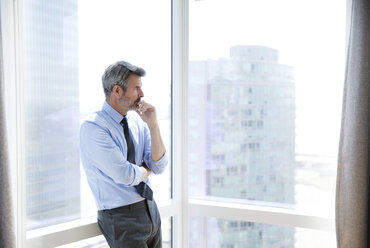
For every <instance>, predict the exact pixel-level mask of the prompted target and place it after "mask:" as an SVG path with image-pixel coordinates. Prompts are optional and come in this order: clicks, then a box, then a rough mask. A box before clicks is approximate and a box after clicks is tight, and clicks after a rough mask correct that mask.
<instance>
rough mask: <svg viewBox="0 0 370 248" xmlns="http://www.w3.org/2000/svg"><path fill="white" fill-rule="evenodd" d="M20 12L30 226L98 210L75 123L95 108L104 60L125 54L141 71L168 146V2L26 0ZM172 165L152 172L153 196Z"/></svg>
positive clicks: (164, 186)
mask: <svg viewBox="0 0 370 248" xmlns="http://www.w3.org/2000/svg"><path fill="white" fill-rule="evenodd" d="M154 8H155V9H156V12H153V11H152V10H153V9H154ZM21 13H22V18H21V20H22V48H23V64H22V69H23V70H22V72H23V75H22V86H23V88H22V90H23V95H24V99H23V100H24V134H25V140H24V147H25V151H24V153H25V164H26V181H27V182H26V184H27V185H26V189H27V192H26V197H27V199H26V200H27V206H26V212H27V229H28V230H31V229H35V228H39V227H44V226H48V225H53V224H57V223H61V222H66V221H68V220H73V219H78V218H81V217H85V216H92V215H95V214H96V209H95V204H94V201H93V198H92V196H91V192H90V188H89V187H88V185H87V181H86V178H85V174H84V171H83V169H82V167H81V165H80V157H79V140H78V139H79V125H80V121H81V120H82V119H84V118H85V117H86V115H87V114H88V113H91V112H93V111H97V110H100V109H101V107H102V105H103V101H104V100H105V99H104V94H103V89H102V86H101V76H102V74H103V72H104V70H105V68H106V67H107V66H109V65H110V64H112V63H114V62H116V61H118V60H126V61H129V62H131V63H133V64H136V65H138V66H141V67H143V68H144V69H145V70H146V71H147V76H146V77H144V78H143V91H144V94H145V100H146V101H148V102H150V103H152V104H153V105H154V106H156V108H157V112H158V119H159V122H160V128H161V133H162V137H163V139H164V142H165V145H166V148H167V151H168V153H169V152H170V150H171V149H170V146H171V144H170V129H171V123H170V119H171V118H170V105H171V90H170V88H171V4H170V2H169V1H161V2H155V3H154V2H153V1H149V0H140V1H114V0H109V1H97V0H96V1H88V0H80V1H67V0H65V1H41V0H36V1H34V0H32V1H31V0H25V1H22V10H21ZM169 156H171V155H170V154H169ZM170 167H171V166H170V165H169V167H168V168H169V169H167V170H166V172H165V173H164V174H162V175H160V176H153V180H152V185H154V187H155V189H154V194H155V195H154V197H155V198H156V200H157V202H161V201H163V200H167V199H169V198H170V196H171V194H170V192H171V185H170V181H171V179H170V175H171V172H170ZM159 189H160V190H159Z"/></svg>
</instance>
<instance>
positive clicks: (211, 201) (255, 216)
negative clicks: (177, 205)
mask: <svg viewBox="0 0 370 248" xmlns="http://www.w3.org/2000/svg"><path fill="white" fill-rule="evenodd" d="M189 214H190V216H191V215H193V216H204V217H215V218H220V219H230V220H237V221H248V222H258V223H265V224H272V225H281V226H293V227H302V228H312V229H319V230H329V231H334V230H335V218H334V217H327V216H322V215H319V214H313V213H312V212H311V213H310V211H308V210H301V209H296V208H295V206H294V205H292V204H279V203H270V202H259V201H243V200H238V199H235V200H234V199H225V198H218V197H204V198H201V199H200V198H198V199H194V198H193V199H189Z"/></svg>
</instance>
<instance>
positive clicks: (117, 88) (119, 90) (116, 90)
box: [112, 85, 123, 97]
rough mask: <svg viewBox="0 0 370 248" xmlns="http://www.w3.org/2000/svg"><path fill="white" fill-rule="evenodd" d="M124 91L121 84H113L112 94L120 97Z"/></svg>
mask: <svg viewBox="0 0 370 248" xmlns="http://www.w3.org/2000/svg"><path fill="white" fill-rule="evenodd" d="M122 93H123V90H122V88H121V87H120V86H119V85H115V86H113V89H112V94H114V95H115V96H117V97H120V96H121V94H122Z"/></svg>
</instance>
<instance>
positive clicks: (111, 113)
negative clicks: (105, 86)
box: [103, 101, 123, 124]
mask: <svg viewBox="0 0 370 248" xmlns="http://www.w3.org/2000/svg"><path fill="white" fill-rule="evenodd" d="M103 111H105V112H106V113H107V114H108V115H109V116H110V117H111V118H112V119H113V120H114V121H115V122H117V123H118V124H120V123H121V121H122V119H123V115H121V114H120V113H119V112H118V111H117V110H115V109H114V108H112V106H110V105H109V103H107V101H104V104H103Z"/></svg>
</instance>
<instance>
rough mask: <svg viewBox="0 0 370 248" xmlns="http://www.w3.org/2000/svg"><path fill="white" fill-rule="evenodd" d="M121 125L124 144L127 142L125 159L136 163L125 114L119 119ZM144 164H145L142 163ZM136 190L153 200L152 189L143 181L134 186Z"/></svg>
mask: <svg viewBox="0 0 370 248" xmlns="http://www.w3.org/2000/svg"><path fill="white" fill-rule="evenodd" d="M121 125H122V126H123V132H124V134H125V139H126V144H127V161H129V162H130V163H132V164H136V162H135V146H134V143H133V142H132V139H131V135H130V131H129V129H128V123H127V119H126V116H124V117H123V119H122V121H121ZM144 165H145V164H144ZM134 187H135V188H136V191H137V192H138V193H139V194H140V195H141V196H142V197H144V198H146V199H148V200H153V191H152V189H151V188H150V187H149V186H148V185H147V184H146V183H145V182H141V183H139V184H138V185H135V186H134Z"/></svg>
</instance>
